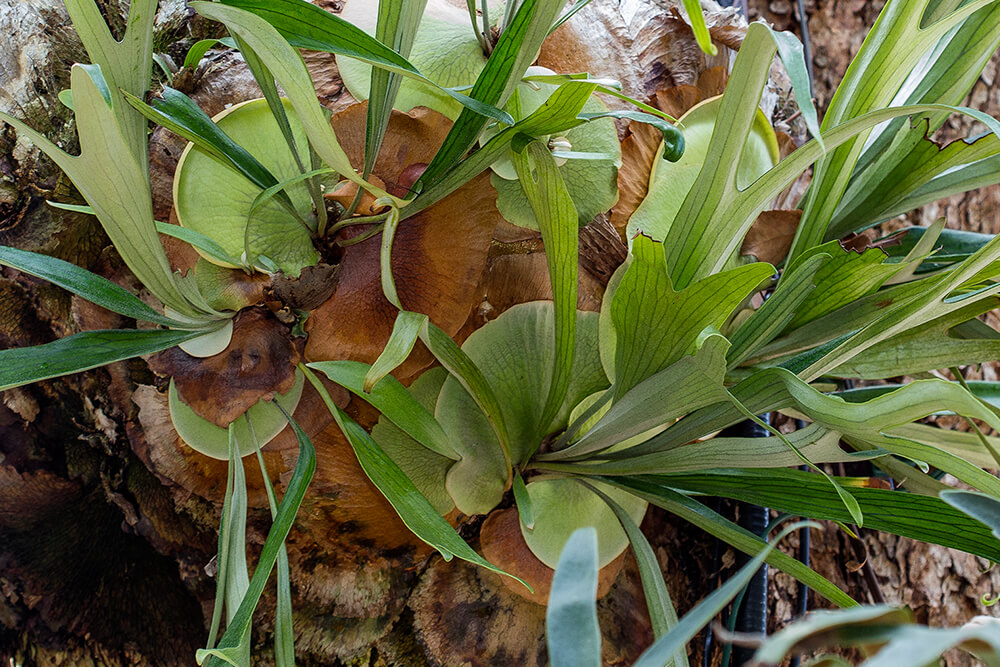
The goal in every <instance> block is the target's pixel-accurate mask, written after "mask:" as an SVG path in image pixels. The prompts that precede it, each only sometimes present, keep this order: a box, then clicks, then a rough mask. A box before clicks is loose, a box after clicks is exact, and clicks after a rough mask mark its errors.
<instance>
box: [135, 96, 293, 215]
mask: <svg viewBox="0 0 1000 667" xmlns="http://www.w3.org/2000/svg"><path fill="white" fill-rule="evenodd" d="M160 95H161V98H162V99H160V100H154V101H153V104H152V106H150V105H148V104H146V103H145V102H143V101H142V100H141V99H139V98H138V97H135V96H133V95H126V99H127V100H128V101H129V103H130V104H131V105H132V106H133V107H135V108H136V109H138V110H139V111H140V112H142V113H143V115H145V116H146V117H147V118H149V119H150V120H152V121H153V122H155V123H157V124H159V125H162V126H163V127H165V128H167V129H168V130H170V131H171V132H174V133H175V134H178V135H180V136H181V137H184V138H185V139H187V140H188V141H190V142H192V143H193V144H194V145H195V146H197V147H198V148H200V149H201V150H203V151H205V152H206V153H207V154H208V155H211V156H212V157H213V158H214V159H215V160H216V161H218V162H219V163H220V164H223V165H225V166H227V167H229V168H230V169H233V170H235V171H236V172H237V173H240V174H242V175H243V176H245V177H246V178H247V180H249V181H250V182H251V183H253V184H254V185H256V186H257V187H259V188H260V189H261V190H266V189H267V188H270V187H271V186H273V185H277V184H278V179H277V178H275V176H274V174H272V173H271V172H270V171H268V170H267V168H266V167H265V166H264V165H262V164H261V163H260V162H258V161H257V158H255V157H254V156H252V155H250V153H249V152H247V150H246V149H245V148H243V147H242V146H240V145H239V144H237V143H236V142H235V141H233V140H232V139H230V138H229V136H228V135H227V134H226V133H225V132H223V131H222V130H221V129H220V128H219V126H218V125H216V124H215V123H214V122H213V121H212V119H211V118H209V117H208V114H206V113H205V112H204V111H202V109H201V107H199V106H198V105H197V104H195V102H194V100H192V99H191V98H190V97H188V96H187V95H185V94H184V93H182V92H180V91H177V90H174V89H173V88H170V87H167V86H164V87H163V90H162V91H161V93H160ZM278 198H279V200H281V201H282V202H283V203H284V204H286V205H287V206H291V205H292V204H291V200H290V199H289V198H288V195H287V194H285V193H284V192H282V193H279V194H278Z"/></svg>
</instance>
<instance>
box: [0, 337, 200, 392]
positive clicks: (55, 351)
mask: <svg viewBox="0 0 1000 667" xmlns="http://www.w3.org/2000/svg"><path fill="white" fill-rule="evenodd" d="M203 335H205V332H204V331H171V330H166V329H141V330H134V329H115V330H110V331H85V332H83V333H78V334H74V335H72V336H67V337H66V338H60V339H58V340H55V341H53V342H51V343H46V344H44V345H36V346H34V347H15V348H9V349H6V350H0V391H2V390H4V389H10V388H11V387H18V386H20V385H23V384H30V383H32V382H38V381H39V380H48V379H50V378H54V377H59V376H61V375H68V374H70V373H79V372H80V371H87V370H90V369H91V368H97V367H99V366H105V365H107V364H110V363H112V362H115V361H122V360H124V359H131V358H132V357H138V356H141V355H144V354H153V353H155V352H160V351H161V350H165V349H167V348H169V347H174V346H175V345H180V344H181V343H185V342H187V341H189V340H194V339H195V338H198V337H199V336H203Z"/></svg>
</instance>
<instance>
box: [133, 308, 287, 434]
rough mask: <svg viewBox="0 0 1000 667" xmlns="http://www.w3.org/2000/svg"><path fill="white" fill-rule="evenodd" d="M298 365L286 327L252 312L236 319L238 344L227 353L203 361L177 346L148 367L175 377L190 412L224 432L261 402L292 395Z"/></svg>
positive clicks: (259, 311) (263, 313)
mask: <svg viewBox="0 0 1000 667" xmlns="http://www.w3.org/2000/svg"><path fill="white" fill-rule="evenodd" d="M298 362H299V351H298V350H297V349H296V348H295V346H294V345H293V344H292V341H291V339H290V338H289V336H288V330H287V329H286V327H285V326H284V325H283V324H281V323H280V322H278V320H276V319H274V317H273V316H272V315H271V314H270V313H269V312H267V310H265V309H263V308H253V309H249V310H244V311H242V312H240V313H239V314H238V315H237V316H236V318H235V320H234V322H233V339H232V341H231V342H230V344H229V347H227V348H226V349H225V350H224V351H223V352H222V353H220V354H217V355H215V356H214V357H208V358H206V359H198V358H195V357H192V356H190V355H189V354H187V353H186V352H184V351H183V350H181V349H180V348H179V347H174V348H171V349H169V350H166V351H165V352H161V353H159V354H157V355H155V356H154V357H152V358H151V359H150V360H149V366H150V368H152V369H153V370H154V371H155V372H157V373H159V374H161V375H169V376H171V377H173V378H174V381H175V382H176V384H177V393H178V394H179V395H180V397H181V400H183V401H184V402H185V403H186V404H188V405H189V406H190V407H191V409H193V410H194V411H195V412H197V413H198V414H199V415H201V416H202V417H204V418H205V419H207V420H209V421H211V422H212V423H214V424H216V425H217V426H220V427H222V428H225V427H227V426H228V425H229V424H230V423H231V422H232V421H233V420H235V419H236V418H237V417H239V416H240V415H242V414H243V413H244V412H246V411H247V410H248V409H249V408H250V406H252V405H253V404H254V403H256V402H257V401H259V400H260V399H261V398H263V397H270V396H273V395H274V394H276V393H278V394H283V393H285V392H287V391H289V390H290V389H291V388H292V385H293V384H294V383H295V364H297V363H298Z"/></svg>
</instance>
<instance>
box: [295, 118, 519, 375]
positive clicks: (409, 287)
mask: <svg viewBox="0 0 1000 667" xmlns="http://www.w3.org/2000/svg"><path fill="white" fill-rule="evenodd" d="M366 113H367V105H364V104H362V105H357V106H353V107H350V108H349V109H346V110H345V111H343V112H341V113H340V114H337V115H336V116H334V117H333V119H332V124H333V127H334V130H335V131H336V133H337V138H338V140H339V141H340V143H341V145H342V146H343V148H344V150H345V151H346V153H347V155H348V156H349V157H350V158H351V162H352V163H353V164H356V165H360V164H361V161H362V158H363V154H364V136H365V119H366ZM450 128H451V121H449V120H448V119H447V118H446V117H445V116H442V115H441V114H438V113H437V112H434V111H431V110H429V109H424V108H417V109H414V110H413V111H411V112H410V113H409V114H403V113H399V112H393V115H392V118H391V120H390V122H389V129H388V131H387V132H386V138H385V141H384V143H383V145H382V150H381V152H380V154H379V159H378V161H377V162H376V163H375V169H374V173H375V175H377V176H378V177H379V178H381V179H382V180H383V181H384V182H385V183H386V187H387V188H388V189H390V191H391V190H392V189H393V188H396V189H397V191H400V189H401V190H402V191H406V190H407V189H408V188H409V187H410V186H411V185H412V180H413V174H414V165H424V164H427V163H429V162H430V161H431V159H432V158H433V156H434V153H435V152H436V150H437V148H438V147H439V146H440V145H441V143H442V142H443V141H444V138H445V136H446V135H447V133H448V131H449V129H450ZM501 220H502V218H501V217H500V214H499V212H498V211H497V209H496V191H495V190H493V188H492V187H491V186H490V184H489V175H488V174H485V173H484V174H480V175H479V176H477V177H476V178H475V179H473V180H472V181H470V182H468V183H466V184H465V185H463V186H462V187H460V188H459V189H458V190H456V191H455V192H453V193H452V194H451V195H449V196H448V197H446V198H445V199H443V200H441V201H440V202H438V203H437V204H435V205H434V206H431V207H430V208H428V209H426V210H425V211H422V212H421V213H419V214H417V215H415V216H413V217H411V218H408V219H406V220H404V221H403V222H402V223H401V224H400V226H399V230H398V231H397V232H396V238H395V241H394V243H393V249H392V270H393V275H394V277H395V279H396V288H397V290H398V292H399V298H400V300H401V302H402V304H403V307H404V308H407V309H409V310H414V311H417V312H421V313H426V314H427V315H428V316H430V319H431V321H432V322H434V324H436V325H437V326H439V327H441V328H442V329H443V330H444V331H445V332H446V333H448V334H449V335H453V334H455V332H457V331H458V330H459V328H461V326H462V324H464V322H465V320H466V318H467V316H468V314H469V311H470V310H471V309H472V306H473V303H474V301H475V298H476V294H477V286H478V284H479V280H480V277H481V276H482V273H483V270H484V268H485V266H486V256H487V253H488V252H489V248H490V240H491V237H492V234H493V231H494V229H495V228H496V227H497V225H498V224H499V223H500V222H501ZM348 229H350V230H351V231H350V232H348V233H349V234H351V235H354V234H359V233H362V232H363V231H364V227H362V226H358V227H353V228H348ZM380 246H381V237H378V236H376V237H373V238H370V239H368V240H366V241H363V242H361V243H357V244H355V245H350V246H347V247H346V248H344V251H343V256H342V258H341V261H340V271H339V274H338V280H339V282H338V285H337V289H336V291H335V292H334V293H333V295H332V296H331V297H330V299H329V300H327V301H326V303H324V304H323V305H322V306H320V307H319V308H317V309H316V310H315V311H313V313H312V315H311V316H310V318H309V319H308V320H307V323H306V326H307V328H308V330H309V334H310V335H309V342H308V345H307V347H306V356H307V358H308V359H310V360H313V361H318V360H325V359H348V360H354V361H362V362H365V363H371V362H372V361H374V360H375V359H376V358H377V357H378V355H379V353H380V352H381V351H382V348H383V346H384V345H385V343H386V342H387V341H388V339H389V334H390V333H391V331H392V327H393V324H394V322H395V320H396V313H397V311H396V308H395V307H393V306H392V304H390V303H389V301H388V300H386V298H385V296H384V294H383V292H382V284H381V275H380V258H379V253H380ZM430 361H431V358H430V356H429V354H428V353H427V352H426V350H424V349H423V348H418V349H417V350H415V351H414V353H413V354H412V355H411V356H410V358H409V359H408V360H407V362H405V363H404V364H403V365H402V366H401V367H400V368H399V369H397V373H396V375H397V377H406V376H409V375H411V374H413V373H414V372H416V371H418V370H420V369H422V368H425V367H426V366H427V365H428V364H429V363H430Z"/></svg>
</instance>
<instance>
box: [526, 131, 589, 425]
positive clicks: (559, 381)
mask: <svg viewBox="0 0 1000 667" xmlns="http://www.w3.org/2000/svg"><path fill="white" fill-rule="evenodd" d="M513 158H514V167H515V168H516V170H517V176H518V182H519V183H520V184H521V188H522V189H523V190H524V193H525V195H526V196H527V198H528V201H529V202H530V204H531V209H532V211H533V212H534V214H535V220H537V221H538V226H539V229H540V230H541V232H542V242H543V243H544V244H545V258H546V261H547V263H548V267H549V280H550V283H551V285H552V300H553V303H554V309H555V350H556V357H555V360H554V363H553V369H552V383H551V384H550V385H549V392H548V396H547V397H546V399H545V404H544V407H543V409H542V416H541V417H540V418H539V420H538V421H539V424H548V423H549V422H550V421H552V418H553V417H555V416H556V414H557V413H558V412H559V410H560V408H561V406H562V404H563V401H564V399H565V398H566V391H567V389H568V388H569V382H570V373H571V372H572V371H573V355H574V354H575V353H576V304H577V273H578V264H579V262H578V261H577V252H578V250H577V248H578V245H579V238H578V237H579V226H578V224H577V212H576V206H574V205H573V200H572V199H571V198H570V195H569V192H568V191H567V190H566V184H565V183H564V182H563V179H562V176H560V175H559V170H558V167H557V166H556V162H555V159H554V158H553V157H552V154H551V153H550V152H549V150H548V148H547V147H546V146H545V145H544V144H542V143H541V142H540V141H532V142H531V143H530V144H528V146H527V147H526V148H525V150H524V151H519V152H515V153H513Z"/></svg>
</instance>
